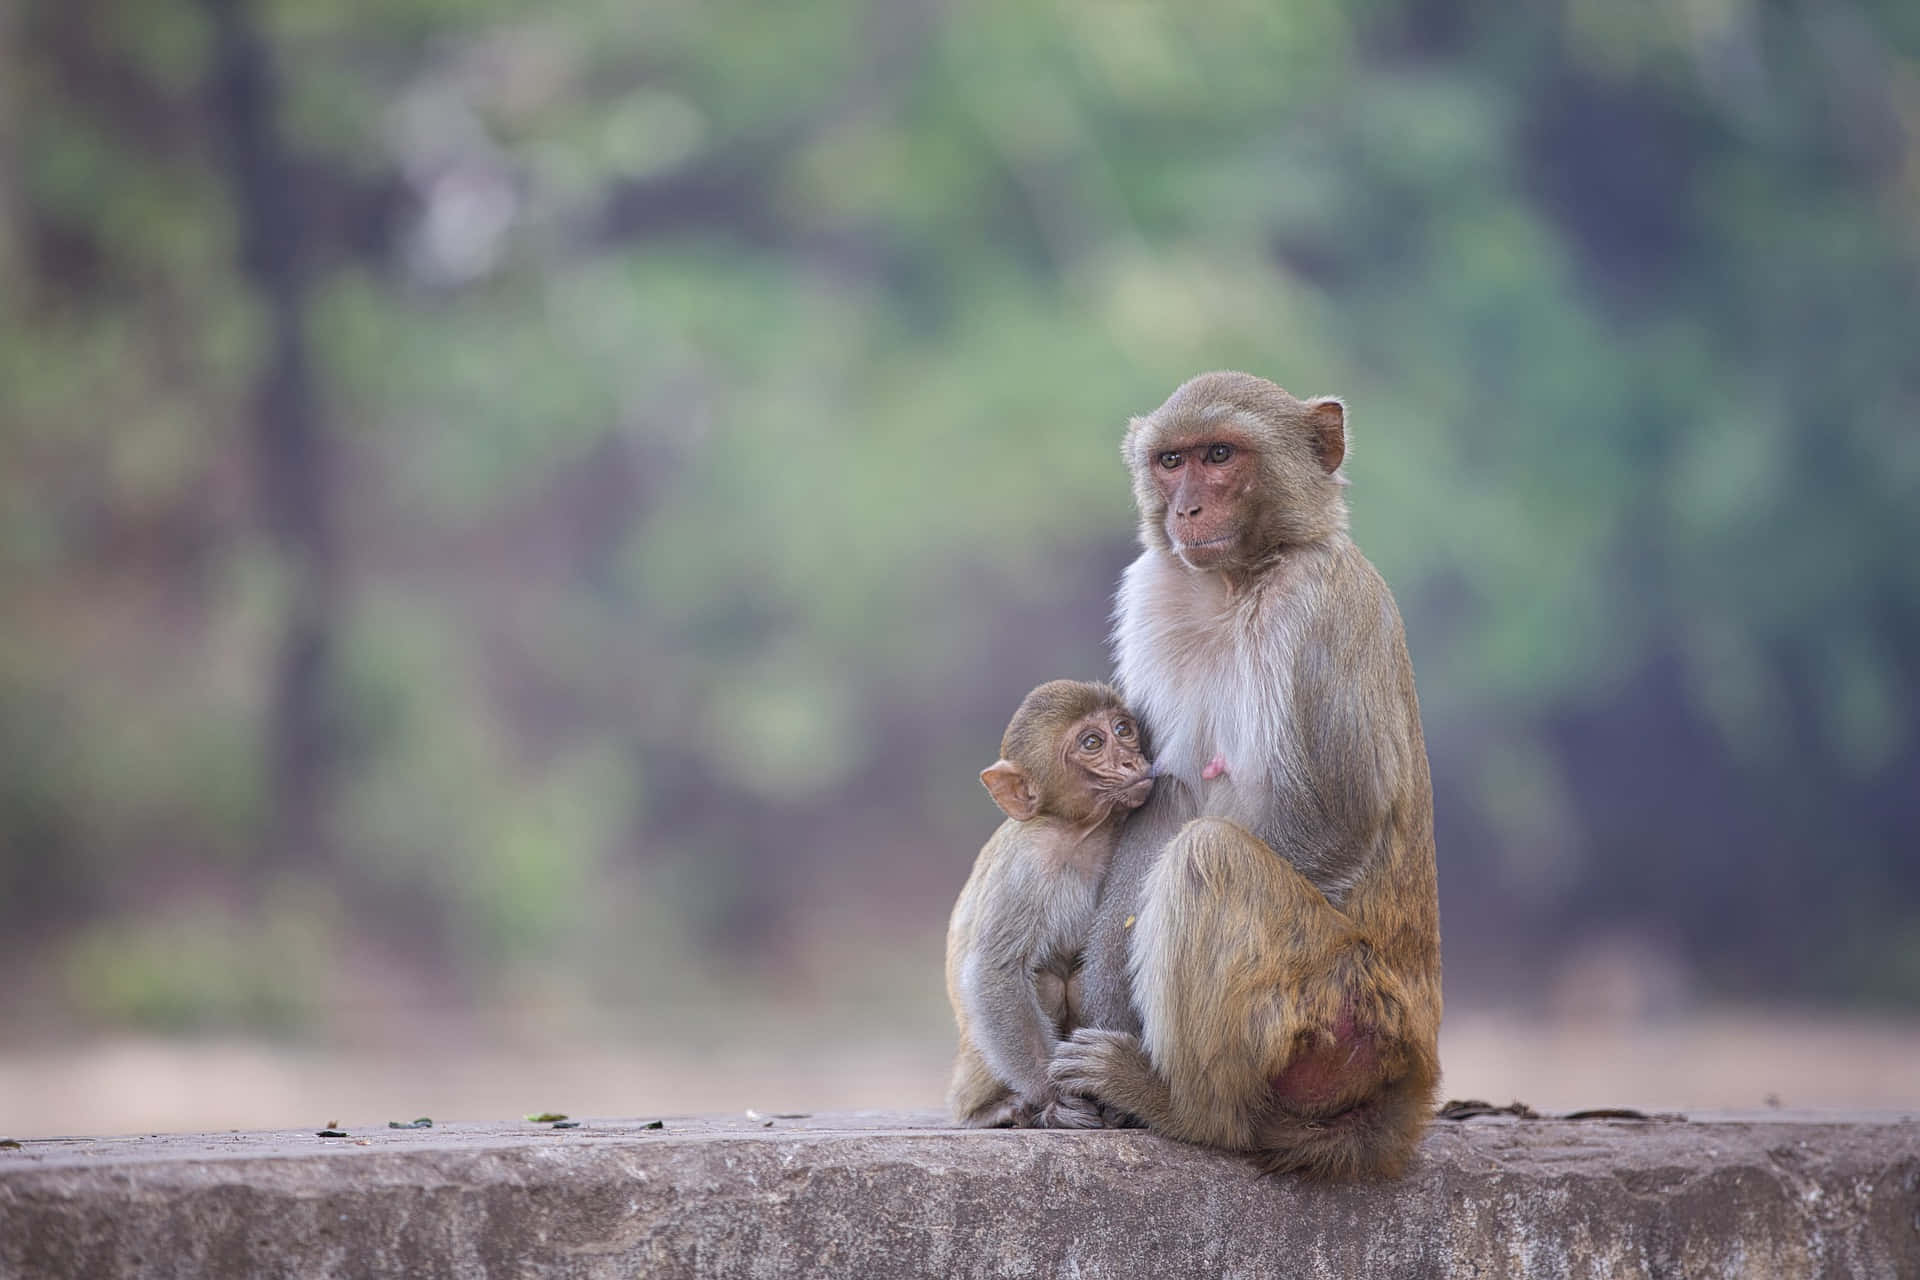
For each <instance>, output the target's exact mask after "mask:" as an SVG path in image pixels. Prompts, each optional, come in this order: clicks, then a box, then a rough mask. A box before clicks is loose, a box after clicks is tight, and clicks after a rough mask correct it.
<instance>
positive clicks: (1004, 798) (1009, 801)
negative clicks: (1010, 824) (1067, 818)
mask: <svg viewBox="0 0 1920 1280" xmlns="http://www.w3.org/2000/svg"><path fill="white" fill-rule="evenodd" d="M980 781H981V782H982V783H983V784H984V785H985V786H986V788H987V794H989V795H991V796H992V797H993V802H994V803H995V804H997V805H999V806H1000V810H1001V812H1003V813H1005V814H1006V815H1007V816H1008V817H1009V818H1012V819H1013V820H1014V821H1015V822H1025V821H1026V820H1027V819H1029V818H1031V817H1033V815H1034V814H1036V813H1039V812H1040V796H1039V793H1038V792H1036V791H1035V790H1034V789H1033V783H1032V781H1031V780H1030V779H1028V777H1027V771H1026V770H1025V769H1022V768H1021V767H1020V766H1019V765H1017V764H1015V763H1013V761H1011V760H995V761H994V762H993V763H992V764H990V765H988V766H987V767H986V768H984V769H982V770H981V771H980Z"/></svg>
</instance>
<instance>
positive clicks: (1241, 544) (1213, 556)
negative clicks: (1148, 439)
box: [1145, 427, 1260, 569]
mask: <svg viewBox="0 0 1920 1280" xmlns="http://www.w3.org/2000/svg"><path fill="white" fill-rule="evenodd" d="M1156 445H1157V447H1156V448H1154V449H1152V450H1151V451H1150V452H1149V453H1148V455H1147V458H1146V460H1145V461H1146V466H1147V468H1148V472H1149V474H1150V475H1151V476H1152V478H1153V487H1154V493H1155V495H1156V496H1157V498H1158V500H1159V502H1158V505H1160V506H1161V508H1162V510H1163V512H1164V514H1163V515H1162V517H1161V523H1162V527H1163V528H1164V529H1165V530H1166V536H1167V544H1168V546H1169V547H1170V548H1171V549H1172V550H1173V552H1174V553H1175V554H1176V555H1178V556H1179V557H1180V558H1181V559H1182V560H1185V561H1186V562H1187V563H1188V564H1190V565H1192V566H1193V567H1194V568H1196V569H1214V568H1221V567H1224V566H1227V565H1233V564H1238V563H1241V562H1243V561H1244V560H1246V559H1247V558H1248V552H1249V551H1251V550H1256V549H1255V548H1250V547H1249V546H1248V545H1247V544H1248V534H1249V533H1250V532H1251V531H1252V530H1253V526H1254V521H1253V519H1252V517H1253V515H1254V510H1253V508H1254V503H1253V502H1252V496H1253V493H1254V490H1255V489H1256V487H1257V486H1258V484H1259V481H1260V462H1259V457H1258V455H1257V454H1256V452H1255V450H1254V447H1253V444H1252V442H1251V441H1249V440H1248V439H1247V438H1246V437H1245V436H1244V435H1241V434H1240V433H1238V432H1234V431H1224V430H1221V429H1219V428H1217V427H1216V428H1214V429H1212V430H1208V429H1206V428H1204V427H1203V428H1200V429H1198V430H1193V431H1171V432H1167V433H1165V434H1164V435H1162V437H1161V439H1160V440H1159V441H1157V442H1156Z"/></svg>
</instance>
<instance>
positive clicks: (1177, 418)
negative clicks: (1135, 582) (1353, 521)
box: [1121, 373, 1346, 571]
mask: <svg viewBox="0 0 1920 1280" xmlns="http://www.w3.org/2000/svg"><path fill="white" fill-rule="evenodd" d="M1121 455H1122V456H1123V457H1124V458H1126V460H1127V465H1128V467H1129V468H1131V470H1132V472H1133V494H1134V499H1135V500H1136V501H1137V502H1138V503H1139V505H1140V533H1141V539H1142V541H1144V542H1145V543H1146V544H1147V545H1148V546H1150V547H1157V548H1159V549H1161V550H1164V551H1171V552H1173V553H1174V554H1175V555H1177V556H1179V557H1180V559H1182V560H1183V561H1185V562H1186V564H1187V565H1188V566H1189V567H1190V568H1194V569H1220V570H1227V571H1233V570H1238V569H1247V568H1253V567H1256V566H1258V565H1259V564H1261V563H1262V562H1263V561H1264V560H1266V558H1267V557H1268V556H1269V555H1270V554H1271V553H1272V552H1273V551H1274V550H1275V549H1277V548H1279V547H1282V546H1285V545H1287V544H1290V543H1306V542H1312V541H1314V540H1316V539H1319V538H1323V537H1325V536H1327V535H1328V534H1329V533H1331V532H1333V531H1335V530H1337V529H1340V528H1344V527H1345V524H1346V500H1345V498H1344V497H1343V496H1342V495H1341V490H1342V488H1343V487H1344V486H1345V484H1346V480H1345V478H1344V477H1342V476H1340V475H1339V474H1338V472H1339V468H1340V463H1341V460H1342V459H1343V458H1344V457H1345V456H1346V408H1345V406H1344V405H1342V404H1341V403H1340V401H1338V400H1336V399H1333V398H1332V397H1327V396H1321V397H1318V398H1316V399H1313V400H1306V401H1303V400H1298V399H1295V398H1294V397H1293V396H1291V395H1289V394H1287V392H1286V391H1285V390H1283V389H1281V388H1280V387H1277V386H1275V385H1274V384H1273V383H1271V382H1268V381H1267V380H1266V379H1265V378H1256V377H1253V376H1252V375H1250V374H1245V373H1203V374H1201V375H1200V376H1199V377H1197V378H1190V379H1188V380H1187V381H1186V382H1184V383H1182V384H1181V386H1180V387H1179V389H1178V390H1176V391H1175V392H1174V393H1173V394H1172V395H1171V396H1169V397H1168V398H1167V402H1166V403H1165V404H1163V405H1161V406H1160V407H1159V408H1158V409H1156V410H1154V411H1153V412H1152V413H1150V414H1148V415H1147V416H1146V417H1144V418H1135V419H1134V420H1133V421H1132V423H1130V424H1129V426H1128V428H1127V438H1126V442H1125V443H1124V444H1123V445H1122V446H1121Z"/></svg>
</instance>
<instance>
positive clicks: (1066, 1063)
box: [1047, 1027, 1168, 1125]
mask: <svg viewBox="0 0 1920 1280" xmlns="http://www.w3.org/2000/svg"><path fill="white" fill-rule="evenodd" d="M1047 1073H1048V1075H1050V1076H1051V1077H1052V1078H1053V1082H1054V1084H1055V1085H1057V1086H1058V1087H1059V1089H1060V1092H1062V1093H1070V1094H1081V1095H1084V1096H1086V1097H1090V1098H1095V1099H1097V1100H1098V1101H1099V1102H1100V1103H1101V1104H1102V1110H1103V1111H1104V1112H1107V1113H1112V1112H1115V1111H1120V1112H1126V1113H1130V1114H1131V1115H1134V1116H1138V1117H1139V1118H1140V1119H1141V1120H1143V1121H1145V1122H1146V1123H1147V1124H1149V1125H1151V1124H1152V1123H1153V1120H1154V1117H1155V1116H1156V1115H1165V1114H1166V1110H1167V1106H1168V1096H1167V1085H1166V1082H1165V1081H1163V1080H1161V1079H1160V1077H1158V1076H1157V1075H1155V1074H1154V1073H1153V1064H1152V1063H1150V1062H1149V1061H1147V1055H1146V1052H1145V1050H1143V1049H1141V1047H1140V1039H1139V1037H1137V1036H1133V1035H1129V1034H1128V1033H1127V1032H1124V1031H1102V1030H1099V1029H1097V1028H1093V1027H1082V1028H1081V1029H1080V1030H1078V1031H1076V1032H1074V1033H1073V1038H1072V1039H1071V1040H1063V1041H1061V1043H1060V1045H1059V1046H1058V1047H1057V1048H1055V1049H1054V1051H1053V1062H1052V1063H1051V1064H1050V1065H1049V1066H1048V1068H1047Z"/></svg>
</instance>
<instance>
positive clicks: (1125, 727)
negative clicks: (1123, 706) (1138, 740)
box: [1113, 720, 1133, 738]
mask: <svg viewBox="0 0 1920 1280" xmlns="http://www.w3.org/2000/svg"><path fill="white" fill-rule="evenodd" d="M1113 736H1114V737H1116V738H1131V737H1132V736H1133V721H1131V720H1122V721H1120V722H1119V723H1118V724H1116V725H1114V726H1113Z"/></svg>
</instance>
